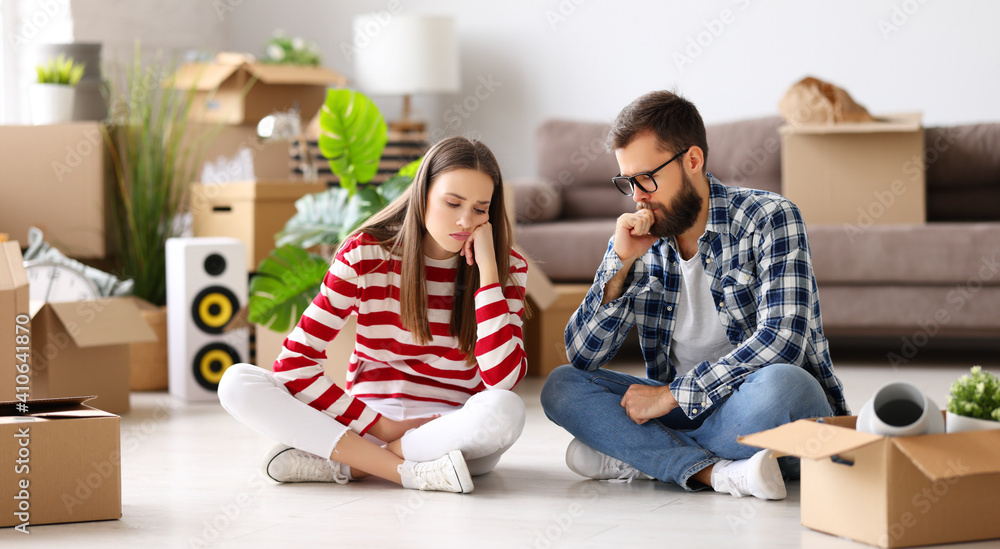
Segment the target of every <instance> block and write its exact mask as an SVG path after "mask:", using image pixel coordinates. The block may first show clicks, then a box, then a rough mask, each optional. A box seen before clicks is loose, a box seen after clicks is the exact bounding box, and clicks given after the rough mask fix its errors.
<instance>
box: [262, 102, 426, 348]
mask: <svg viewBox="0 0 1000 549" xmlns="http://www.w3.org/2000/svg"><path fill="white" fill-rule="evenodd" d="M320 129H321V135H320V138H319V146H320V151H321V152H322V153H323V156H325V157H326V158H327V159H328V160H329V163H330V169H331V170H332V171H333V172H334V173H335V174H336V175H337V176H338V177H339V178H340V184H341V186H340V187H337V188H332V189H329V190H326V191H323V192H321V193H316V194H312V195H306V196H304V197H302V198H300V199H299V200H297V201H296V203H295V208H296V210H297V213H296V214H295V216H293V217H292V218H291V219H290V220H289V221H288V223H287V224H286V225H285V228H284V230H283V231H282V232H280V233H278V234H277V235H276V241H277V242H276V243H277V245H278V246H279V247H278V248H277V249H275V250H274V251H272V252H271V254H270V256H268V257H267V258H265V259H264V260H263V261H262V262H261V263H260V266H259V267H258V270H257V274H256V275H254V277H253V278H252V279H251V281H250V304H249V317H248V318H249V320H250V322H253V323H256V324H261V325H263V326H265V327H267V328H270V329H271V330H272V331H275V332H283V333H287V332H288V331H289V330H291V327H292V326H293V325H294V324H295V322H296V321H297V320H298V317H299V315H301V314H302V311H304V310H305V308H306V307H308V306H309V303H310V302H311V301H312V299H313V298H314V297H315V296H316V294H317V293H319V285H320V283H321V282H322V280H323V276H324V275H325V274H326V271H327V268H328V267H329V258H328V257H329V256H330V255H332V252H333V251H336V249H337V247H338V246H339V245H340V243H341V242H342V241H343V240H344V239H345V238H346V237H347V236H348V235H349V234H350V233H351V232H352V231H353V230H354V229H355V228H357V227H358V226H359V225H361V224H362V223H363V222H364V221H366V220H367V219H368V218H369V217H371V216H372V215H374V214H375V213H376V212H378V211H379V210H381V209H382V208H383V207H385V206H386V205H387V204H389V202H391V201H393V200H395V199H396V198H397V197H398V196H400V195H401V194H403V192H404V191H406V189H407V188H408V187H409V184H410V183H411V182H412V181H413V176H414V174H415V173H416V169H417V165H418V164H419V161H416V162H412V163H411V164H409V165H408V166H406V167H404V168H403V169H402V170H400V172H399V173H398V174H397V175H396V176H394V177H392V178H390V179H389V180H388V181H386V182H385V183H382V184H381V185H378V186H371V185H368V186H363V187H361V188H360V189H359V188H358V183H366V182H368V181H371V179H372V178H373V177H374V176H375V174H376V172H377V169H378V163H379V159H380V158H381V156H382V151H383V150H384V149H385V144H386V142H387V138H388V134H387V129H386V124H385V119H384V118H383V117H382V114H381V113H380V112H379V110H378V108H377V107H376V106H375V104H374V103H373V102H372V101H371V100H370V99H368V98H367V97H365V96H364V95H363V94H361V93H358V92H356V91H352V90H330V91H329V92H327V98H326V102H325V103H324V105H323V109H322V111H321V112H320ZM317 245H318V246H320V247H322V248H323V249H325V250H327V251H329V252H330V253H325V254H322V255H321V254H316V253H311V252H309V251H307V250H308V249H309V248H312V247H314V246H317Z"/></svg>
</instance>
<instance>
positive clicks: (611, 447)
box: [542, 364, 833, 490]
mask: <svg viewBox="0 0 1000 549" xmlns="http://www.w3.org/2000/svg"><path fill="white" fill-rule="evenodd" d="M635 384H641V385H652V386H654V387H659V386H663V385H665V383H662V382H660V381H656V380H652V379H646V378H639V377H635V376H630V375H627V374H622V373H619V372H613V371H610V370H604V369H601V370H594V371H591V372H587V371H583V370H578V369H576V368H574V367H573V366H568V365H567V366H560V367H559V368H556V369H555V370H553V371H552V373H551V374H549V377H548V379H547V380H546V381H545V386H544V387H543V388H542V408H543V409H544V410H545V415H546V416H548V418H549V419H550V420H552V421H553V422H555V423H556V424H557V425H559V426H561V427H562V428H564V429H566V430H567V431H569V432H570V433H571V434H572V435H573V436H575V437H576V438H578V439H580V440H581V441H583V442H584V443H585V444H586V445H587V446H590V447H591V448H593V449H595V450H597V451H598V452H601V453H603V454H606V455H609V456H611V457H614V458H617V459H620V460H622V461H624V462H625V463H628V464H629V465H631V466H633V467H635V468H636V469H638V470H640V471H642V472H643V473H646V474H647V475H650V476H652V477H655V478H657V479H659V480H661V481H664V482H673V483H675V484H678V485H680V486H682V487H684V488H685V489H687V490H694V489H700V488H702V486H700V485H699V483H697V482H696V483H695V484H696V486H694V487H692V486H689V485H688V479H690V478H691V475H693V474H695V473H697V472H698V471H701V470H702V469H704V468H706V467H708V466H710V465H712V464H714V463H715V462H717V461H719V459H720V458H724V459H733V460H737V459H746V458H749V457H750V456H752V455H754V454H755V453H757V452H758V451H760V448H755V447H753V446H746V445H744V444H740V443H738V442H737V441H736V438H737V437H739V436H742V435H748V434H751V433H756V432H758V431H764V430H767V429H772V428H774V427H777V426H779V425H783V424H785V423H789V422H791V421H795V420H798V419H803V418H810V417H826V416H830V415H833V411H832V408H831V407H830V402H829V401H828V400H827V398H826V393H824V392H823V388H822V387H821V386H820V384H819V382H818V381H816V379H815V378H813V377H812V375H810V374H809V373H808V372H807V371H805V370H804V369H802V368H801V367H799V366H794V365H790V364H771V365H769V366H766V367H764V368H761V369H759V370H757V371H756V372H754V373H752V374H750V375H749V376H747V378H746V380H745V381H744V382H743V384H742V385H740V386H739V387H737V388H736V390H734V391H733V392H732V393H731V394H730V395H729V396H728V397H726V398H725V399H724V400H723V401H721V402H720V403H717V404H716V405H715V406H713V407H712V408H711V409H710V410H709V411H708V412H706V413H703V414H701V415H700V416H698V417H697V418H696V419H694V420H691V419H689V418H688V417H687V416H686V415H684V413H683V412H682V411H681V410H680V408H674V409H673V410H671V411H670V413H668V414H667V415H665V416H663V417H660V418H658V419H655V420H650V421H647V422H646V423H644V424H642V425H638V424H636V423H635V422H634V421H632V420H631V419H629V417H628V416H627V415H626V414H625V409H624V408H622V407H621V400H622V396H623V395H624V394H625V391H627V390H628V388H629V386H630V385H635ZM784 465H785V467H783V470H784V469H786V468H787V467H789V466H792V465H793V464H792V463H791V462H789V461H787V460H785V463H784ZM794 465H797V463H795V464H794ZM796 468H797V467H796ZM786 472H787V471H786Z"/></svg>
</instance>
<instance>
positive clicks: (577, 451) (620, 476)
mask: <svg viewBox="0 0 1000 549" xmlns="http://www.w3.org/2000/svg"><path fill="white" fill-rule="evenodd" d="M566 465H568V466H569V468H570V470H572V471H573V472H574V473H576V474H578V475H580V476H584V477H590V478H592V479H595V480H612V481H618V482H628V483H629V484H631V483H632V481H633V480H635V479H639V480H654V479H653V477H651V476H649V475H647V474H645V473H643V472H642V471H640V470H638V469H636V468H635V467H632V466H631V465H629V464H628V463H625V462H624V461H622V460H620V459H615V458H613V457H611V456H607V455H604V454H602V453H600V452H598V451H597V450H594V449H593V448H591V447H590V446H587V445H586V444H584V443H583V441H581V440H580V439H578V438H574V439H573V440H572V442H570V443H569V446H568V447H567V448H566Z"/></svg>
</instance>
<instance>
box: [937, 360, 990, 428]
mask: <svg viewBox="0 0 1000 549" xmlns="http://www.w3.org/2000/svg"><path fill="white" fill-rule="evenodd" d="M948 411H949V412H951V413H953V414H958V415H960V416H967V417H973V418H978V419H992V420H994V421H1000V379H998V378H997V376H995V375H993V374H991V373H989V372H984V371H983V368H982V367H981V366H973V367H972V371H971V373H970V374H965V375H964V376H962V377H960V378H958V380H956V381H955V383H953V384H952V385H951V393H950V394H949V395H948Z"/></svg>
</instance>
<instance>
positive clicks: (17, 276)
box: [0, 241, 32, 400]
mask: <svg viewBox="0 0 1000 549" xmlns="http://www.w3.org/2000/svg"><path fill="white" fill-rule="evenodd" d="M28 307H29V304H28V275H27V273H25V272H24V263H23V261H22V258H21V248H20V246H19V245H18V243H17V242H16V241H11V242H0V333H3V334H4V335H3V337H0V357H3V358H2V359H0V360H2V361H3V362H0V364H4V365H5V366H4V367H3V368H0V399H4V400H13V399H15V398H17V394H18V391H17V387H18V384H17V376H18V375H19V374H20V373H21V372H18V370H17V367H18V366H19V365H21V364H24V363H27V364H31V347H30V345H29V346H25V345H18V343H17V339H16V336H18V335H27V336H28V337H29V339H30V338H31V336H32V334H31V333H30V329H31V326H30V323H29V324H27V325H25V324H20V325H19V324H18V323H17V317H18V315H27V314H28V313H29V310H28ZM18 326H21V328H20V329H19V328H18ZM26 330H28V332H27V333H25V331H26ZM25 355H26V356H27V360H25V361H23V362H22V361H21V360H20V359H19V358H17V357H18V356H22V357H24V356H25ZM23 387H30V386H29V385H24V386H23ZM21 392H22V393H23V392H24V391H23V390H22V391H21Z"/></svg>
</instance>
